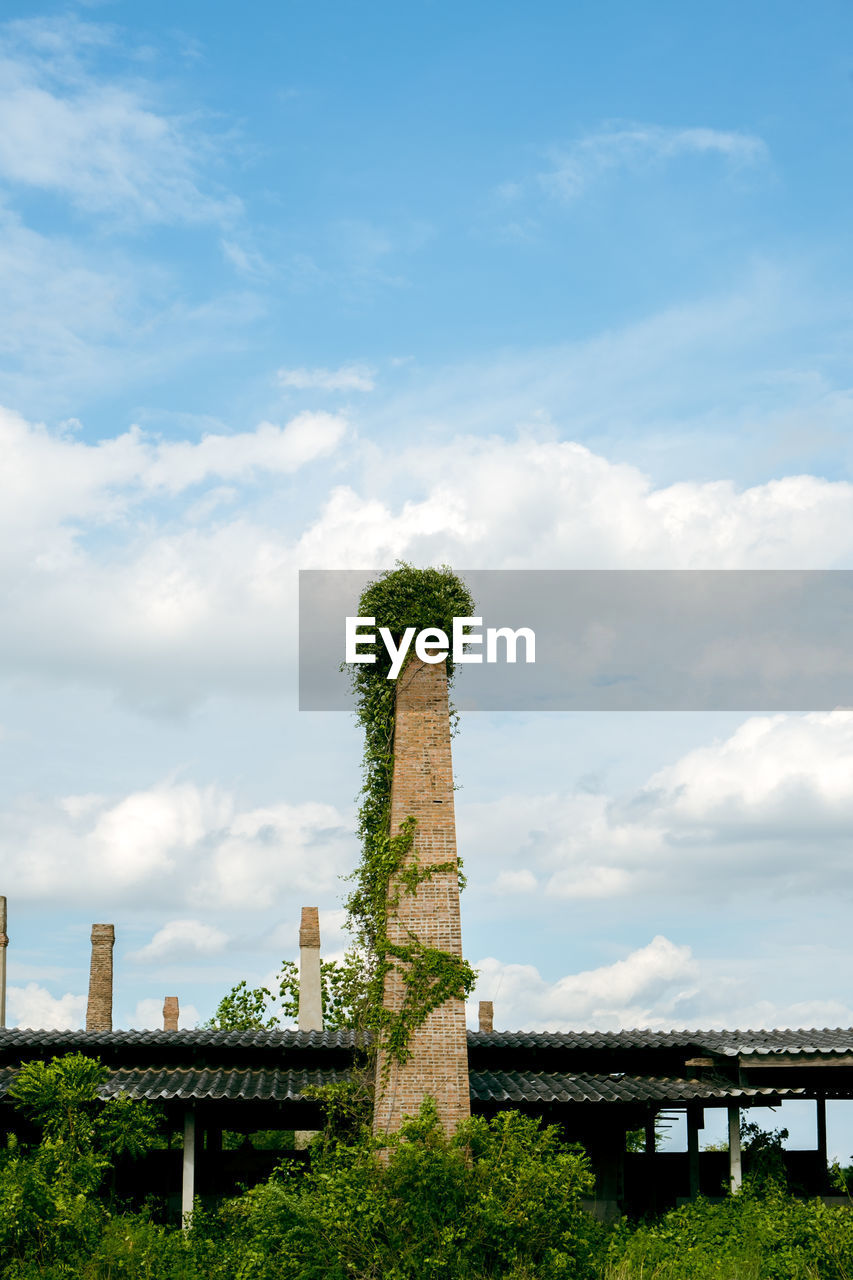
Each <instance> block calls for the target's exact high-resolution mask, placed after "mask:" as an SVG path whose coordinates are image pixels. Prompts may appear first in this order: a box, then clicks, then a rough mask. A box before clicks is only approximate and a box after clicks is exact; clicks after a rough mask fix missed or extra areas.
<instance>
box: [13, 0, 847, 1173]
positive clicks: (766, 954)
mask: <svg viewBox="0 0 853 1280" xmlns="http://www.w3.org/2000/svg"><path fill="white" fill-rule="evenodd" d="M851 119H853V15H851V12H850V9H849V6H847V5H844V4H840V3H839V4H834V3H817V4H815V5H812V6H810V7H809V8H808V9H805V8H804V7H803V6H801V5H795V4H787V3H774V4H758V3H756V4H752V5H749V6H745V7H744V6H736V5H734V4H718V5H716V6H715V7H714V8H713V10H712V11H711V10H708V9H707V8H706V9H699V8H697V7H695V6H694V7H691V6H684V5H675V4H663V3H661V4H653V5H646V6H636V5H629V4H615V3H612V4H608V3H597V4H595V5H593V4H575V5H571V6H568V5H557V4H528V5H525V6H521V5H509V4H503V5H495V4H490V5H488V6H486V5H481V4H475V3H472V4H468V5H465V6H462V7H460V6H458V5H456V6H451V5H449V4H437V3H415V4H409V5H405V6H402V5H390V4H373V5H369V6H359V7H356V6H353V5H349V4H344V3H331V4H315V5H312V6H306V5H295V4H283V5H267V4H262V3H258V4H256V5H254V6H251V7H250V8H249V9H247V10H246V11H245V12H242V11H240V12H238V11H236V10H234V8H233V7H231V6H224V5H218V6H217V5H210V4H204V5H202V4H189V3H184V4H177V5H175V4H170V5H168V6H167V5H165V4H156V3H153V4H147V5H145V6H141V5H129V4H119V3H116V4H112V3H90V4H78V5H74V4H70V5H62V6H50V5H46V6H43V7H41V8H38V9H36V8H34V7H33V6H32V5H30V4H27V5H15V4H7V5H6V6H5V7H4V22H3V24H2V26H0V297H2V299H3V302H4V305H3V307H2V308H0V405H2V406H3V409H2V411H0V449H2V452H0V533H2V537H0V599H2V605H0V608H2V610H3V618H2V628H0V658H2V667H0V672H2V684H1V685H0V693H1V694H2V702H0V760H1V761H2V763H0V805H2V811H0V859H2V862H0V865H2V868H3V884H2V886H0V892H5V893H6V894H7V896H8V898H9V907H10V936H11V938H12V945H11V946H10V950H9V963H10V982H11V987H12V989H11V991H10V1012H11V1015H12V1019H13V1020H14V1021H21V1022H22V1023H28V1022H29V1023H36V1024H43V1025H47V1024H49V1023H51V1022H53V1023H61V1024H63V1025H76V1024H78V1023H79V1020H80V1018H81V1017H82V1012H83V1002H84V994H85V985H86V970H87V958H88V957H87V952H88V930H89V925H90V923H91V922H92V920H94V919H105V920H114V921H115V923H116V926H117V934H118V942H117V947H116V960H117V966H116V970H117V996H116V1019H117V1022H119V1023H123V1024H125V1025H127V1024H134V1025H149V1024H150V1025H156V1023H157V1021H158V1020H159V1009H160V1007H161V1005H162V998H163V996H164V995H165V994H167V993H168V994H173V993H177V994H178V995H179V996H180V999H181V1002H182V1006H183V1007H184V1010H185V1018H186V1020H187V1021H188V1022H189V1024H190V1025H191V1024H192V1023H193V1022H194V1021H195V1020H196V1019H197V1018H204V1017H207V1016H208V1015H209V1013H210V1012H211V1011H212V1008H213V1007H214V1005H215V1003H216V1001H217V999H218V997H219V996H220V995H221V994H222V993H223V992H224V991H225V990H227V989H228V988H229V987H230V986H231V985H232V984H233V983H234V982H235V981H237V980H238V979H239V978H241V977H243V976H245V977H247V978H249V979H250V980H252V981H261V980H263V979H265V978H269V977H270V976H271V975H272V974H273V973H274V972H275V969H276V966H277V963H278V962H279V961H280V960H281V959H282V958H283V957H289V956H291V955H292V954H293V952H294V948H295V942H296V929H297V925H298V916H299V908H300V906H301V905H302V904H303V903H311V904H313V903H317V904H319V905H320V907H321V912H322V915H321V919H322V920H323V927H324V935H325V937H326V939H327V944H328V949H329V950H330V951H332V952H333V951H335V950H337V949H338V948H339V947H340V946H341V941H342V939H341V934H340V918H341V917H340V901H341V889H342V887H341V883H340V880H339V876H340V875H341V874H343V873H345V872H346V871H347V870H348V869H349V868H350V867H351V866H352V865H353V861H354V859H355V857H356V855H357V850H356V846H355V842H354V839H353V835H352V830H353V822H354V797H355V794H356V791H357V788H358V777H359V741H358V737H357V734H356V732H355V730H354V728H353V726H352V725H351V724H350V723H349V722H348V720H347V718H346V717H345V716H334V715H326V716H323V715H313V716H312V715H309V714H303V715H300V714H299V713H298V712H297V711H296V709H295V688H296V676H295V646H294V643H293V636H294V632H295V621H296V618H295V590H296V573H297V570H298V569H300V568H338V567H344V568H365V567H383V566H390V565H391V564H393V562H394V560H395V559H396V558H397V557H398V556H403V557H406V558H408V559H411V560H414V561H416V562H419V563H435V562H441V561H449V562H450V563H453V564H457V565H463V564H464V565H465V566H470V567H475V568H480V567H481V568H533V569H538V568H652V567H654V568H684V567H687V568H732V569H735V568H850V567H851V555H852V554H853V485H851V483H850V475H849V472H850V467H851V432H850V426H851V409H853V393H852V392H851V387H853V371H851V363H853V362H852V361H851V337H853V315H851V308H850V302H849V299H850V297H851V283H853V281H851V276H852V275H853V249H851V239H850V235H849V209H850V207H851V194H853V193H851V190H850V188H851V182H852V181H853V179H851V166H850V161H849V155H850V136H851ZM455 752H456V767H457V772H458V776H459V781H460V783H461V787H462V789H461V790H460V792H459V793H458V819H459V830H460V847H461V851H462V853H463V854H464V856H465V860H466V866H467V869H468V872H469V883H470V887H469V889H468V891H467V893H466V899H465V902H464V904H463V911H464V928H465V942H466V948H467V951H468V954H469V957H470V958H471V960H472V961H473V962H474V963H475V964H478V965H479V966H480V969H481V973H482V975H483V976H482V984H481V985H482V989H481V991H480V993H479V994H480V995H482V996H484V997H493V998H494V999H495V1002H496V1021H497V1025H504V1026H509V1025H513V1024H516V1025H521V1024H522V1023H525V1024H526V1025H537V1026H542V1025H566V1026H573V1025H577V1026H580V1025H590V1024H596V1025H600V1026H617V1025H630V1024H633V1023H638V1022H641V1023H646V1024H651V1025H732V1024H734V1023H740V1024H741V1025H744V1024H746V1023H752V1024H763V1025H780V1024H781V1025H786V1024H797V1023H799V1024H803V1025H809V1024H813V1023H817V1024H819V1025H824V1024H830V1025H833V1024H837V1023H844V1024H845V1025H847V1024H849V1023H850V1022H851V1021H853V1001H851V995H850V990H849V983H848V982H847V980H846V978H845V974H847V973H848V972H849V970H850V961H851V959H853V956H851V948H850V943H849V923H848V922H849V912H850V906H851V897H853V878H851V874H850V871H849V845H850V833H851V821H853V801H851V795H853V790H851V786H850V782H851V778H853V720H851V716H850V715H849V713H847V712H843V711H840V712H836V713H830V714H823V715H813V716H808V715H797V716H787V717H784V716H783V717H775V718H768V717H754V716H753V717H750V716H748V715H747V714H746V713H744V715H741V716H737V715H725V716H722V715H721V716H710V715H704V716H700V715H687V714H677V715H676V714H671V715H663V714H661V715H659V716H652V715H649V716H634V717H631V716H627V715H622V716H619V715H615V714H609V715H601V716H597V717H596V716H588V715H587V716H579V715H578V716H569V715H564V716H560V715H549V716H547V717H539V718H536V717H533V716H516V717H510V716H497V715H494V716H490V715H480V716H471V717H468V719H467V720H466V722H465V723H464V724H463V726H462V732H461V733H460V736H459V738H458V739H457V740H456V744H455ZM841 1154H844V1155H845V1156H846V1155H847V1154H849V1153H848V1152H842V1153H841Z"/></svg>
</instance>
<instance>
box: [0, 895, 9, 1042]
mask: <svg viewBox="0 0 853 1280" xmlns="http://www.w3.org/2000/svg"><path fill="white" fill-rule="evenodd" d="M8 945H9V939H8V937H7V936H6V899H5V898H0V1030H2V1029H3V1028H4V1027H5V1026H6V948H7V947H8Z"/></svg>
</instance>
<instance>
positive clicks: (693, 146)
mask: <svg viewBox="0 0 853 1280" xmlns="http://www.w3.org/2000/svg"><path fill="white" fill-rule="evenodd" d="M547 154H548V159H549V160H550V162H551V167H550V168H549V169H547V170H545V171H544V172H542V173H539V174H538V175H537V176H536V179H535V182H536V184H537V185H538V186H539V188H540V189H541V190H543V191H544V192H545V193H546V194H547V195H549V196H552V197H554V198H555V199H558V200H560V201H562V202H564V203H570V202H572V201H575V200H577V199H579V198H580V197H581V196H582V195H583V194H584V192H585V191H586V190H587V189H588V188H589V187H590V186H592V184H593V183H595V182H597V181H599V180H600V179H601V178H602V177H604V175H605V174H608V173H612V172H614V171H616V170H628V171H638V170H644V169H647V168H649V167H650V166H653V165H661V164H664V163H667V162H669V161H671V160H676V159H679V158H681V157H683V156H688V155H705V156H708V155H710V156H717V157H720V158H721V159H723V160H725V161H726V162H727V163H728V164H730V165H737V166H741V165H754V164H757V163H759V162H762V161H765V160H766V159H767V156H768V152H767V147H766V145H765V143H764V142H763V141H762V139H761V138H758V137H756V136H755V135H754V134H748V133H739V132H731V131H725V130H720V129H711V128H703V127H697V128H679V127H665V126H662V125H653V124H640V123H627V124H613V125H607V126H605V127H604V128H602V129H598V130H595V131H594V132H592V133H588V134H585V135H584V136H583V137H580V138H578V139H576V140H575V141H573V142H572V143H570V144H569V145H567V146H563V147H552V148H550V150H549V151H548V153H547ZM526 186H527V184H524V183H519V182H507V183H504V184H502V186H501V188H500V194H501V196H502V197H503V198H504V199H505V200H509V201H512V200H515V199H517V198H518V197H519V195H521V194H522V193H523V192H524V191H525V189H526Z"/></svg>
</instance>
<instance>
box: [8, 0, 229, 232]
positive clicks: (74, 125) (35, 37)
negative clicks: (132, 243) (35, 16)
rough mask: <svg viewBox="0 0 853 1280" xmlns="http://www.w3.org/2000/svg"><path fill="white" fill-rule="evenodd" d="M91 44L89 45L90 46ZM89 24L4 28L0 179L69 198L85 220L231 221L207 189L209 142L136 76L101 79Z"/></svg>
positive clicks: (225, 203) (224, 200)
mask: <svg viewBox="0 0 853 1280" xmlns="http://www.w3.org/2000/svg"><path fill="white" fill-rule="evenodd" d="M93 37H94V38H93ZM108 38H109V37H108V35H107V34H106V33H105V32H104V31H103V30H101V31H100V32H99V31H98V30H97V28H95V29H94V30H93V28H92V26H91V25H90V24H82V23H79V22H62V21H59V22H57V24H56V29H55V32H54V38H53V40H52V41H50V42H49V43H47V42H46V38H45V31H44V27H43V25H40V24H38V23H34V24H27V23H13V24H7V26H6V27H5V28H3V29H2V32H0V180H3V179H5V181H6V182H7V183H9V184H12V185H21V186H30V187H36V188H40V189H42V190H47V191H51V192H56V193H58V194H60V195H62V196H65V197H67V198H68V199H69V200H70V201H71V203H72V204H73V205H75V206H76V207H77V208H79V209H82V210H84V211H86V212H87V213H95V214H100V215H109V216H111V217H119V218H121V219H124V220H127V219H130V220H132V221H144V222H197V221H209V220H213V221H222V220H228V219H230V218H232V217H233V216H235V214H237V213H238V212H239V208H240V205H239V202H238V201H237V200H236V199H235V198H234V197H233V196H230V195H225V194H220V193H214V192H212V191H211V190H209V189H205V183H204V180H203V179H202V176H201V170H202V163H201V162H202V160H204V159H206V157H207V153H209V152H210V151H211V150H212V149H213V147H214V142H213V139H212V138H211V137H210V135H209V134H208V135H206V134H205V133H204V130H203V128H202V126H201V124H200V121H199V120H198V119H193V120H190V119H182V118H181V117H180V116H179V115H177V114H175V113H172V114H169V113H167V112H164V111H163V110H162V109H159V108H158V107H157V106H156V105H155V102H154V97H155V95H154V92H153V89H152V87H151V85H150V84H149V85H145V84H144V83H143V82H142V81H141V80H140V79H139V77H138V76H137V77H136V78H135V79H134V80H133V81H129V80H128V81H126V82H124V83H122V82H118V81H112V82H111V81H108V80H106V79H104V78H103V77H101V76H99V75H98V74H97V72H96V71H94V70H93V69H92V67H91V65H90V62H91V57H90V55H91V54H92V53H93V51H97V49H98V48H99V47H100V46H101V45H102V44H103V43H105V42H106V41H107V40H108Z"/></svg>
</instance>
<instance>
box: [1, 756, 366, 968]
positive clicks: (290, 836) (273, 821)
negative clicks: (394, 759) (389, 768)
mask: <svg viewBox="0 0 853 1280" xmlns="http://www.w3.org/2000/svg"><path fill="white" fill-rule="evenodd" d="M90 799H91V798H88V797H87V803H86V804H85V805H83V806H76V805H75V804H74V803H73V799H72V802H71V803H69V799H68V798H67V797H66V798H65V799H64V800H62V801H60V802H58V803H57V804H55V805H46V804H45V805H37V804H36V803H35V802H33V801H27V802H22V803H21V805H20V806H18V807H17V808H15V807H7V808H6V809H5V810H4V813H3V816H2V819H0V856H2V861H3V866H4V874H5V880H6V885H8V886H9V887H8V890H7V892H8V894H9V895H11V896H14V897H16V898H19V899H21V900H27V899H29V900H35V901H38V902H40V903H46V902H55V903H57V904H62V905H66V904H67V903H69V902H72V901H73V902H85V903H87V904H88V903H90V902H92V903H94V902H96V901H97V902H101V903H105V904H106V903H109V904H114V903H124V904H128V905H133V906H136V907H138V906H141V905H145V904H152V905H155V906H157V907H159V908H163V907H166V908H171V909H173V910H174V909H175V907H184V909H187V908H189V909H190V910H193V909H195V910H196V911H197V910H199V909H200V908H210V909H219V908H222V907H225V906H228V907H229V908H231V909H233V910H235V911H241V912H242V911H249V912H254V911H264V910H266V909H267V908H269V907H270V906H272V905H274V904H276V903H279V902H281V901H282V900H284V899H289V898H290V897H291V896H292V895H293V894H296V893H298V894H299V895H300V896H302V895H307V898H308V899H312V898H316V897H317V896H322V895H323V894H331V893H332V892H333V891H335V892H336V891H337V889H338V879H337V878H338V876H339V875H340V874H341V873H342V872H344V871H345V870H346V869H347V868H348V867H349V866H350V865H351V864H352V862H353V861H354V858H355V839H354V836H353V834H352V829H353V819H352V815H351V814H344V813H341V812H340V811H338V810H337V809H335V808H334V807H333V806H331V805H327V804H320V803H317V802H313V801H306V802H305V803H303V804H293V805H289V804H274V805H268V806H264V807H261V808H255V809H243V810H241V809H239V808H238V807H237V806H236V804H235V802H234V799H233V797H232V796H231V795H230V794H229V793H228V792H225V791H222V790H219V789H217V788H215V787H204V788H201V787H198V786H195V785H194V784H192V783H188V782H184V783H178V782H174V781H171V780H167V781H165V782H162V783H160V784H158V785H157V786H154V787H151V788H149V789H147V790H144V791H137V792H134V793H132V794H131V795H128V796H125V797H124V798H123V799H121V800H118V801H116V800H113V801H109V800H105V799H104V800H99V801H98V802H97V803H96V804H95V803H90V802H89V801H90ZM223 939H224V935H223V934H222V933H221V932H220V930H218V929H217V928H215V927H211V926H208V925H206V924H202V923H201V922H199V921H198V920H190V921H187V920H178V921H172V922H171V923H170V924H167V925H166V926H164V928H163V929H161V930H160V931H159V933H158V934H157V935H156V936H155V937H154V938H153V939H152V941H151V942H150V943H149V944H148V945H147V946H146V947H143V948H142V950H141V952H137V953H136V954H135V956H134V957H133V958H134V959H135V960H137V961H142V962H146V963H148V962H153V961H158V962H159V961H161V960H162V961H166V960H168V959H170V958H171V957H173V956H174V955H177V953H178V951H179V950H180V949H181V948H182V947H183V949H184V951H185V952H187V953H190V952H193V953H195V954H199V953H201V954H213V952H214V951H215V950H216V949H218V948H219V947H220V946H221V945H222V943H223Z"/></svg>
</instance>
